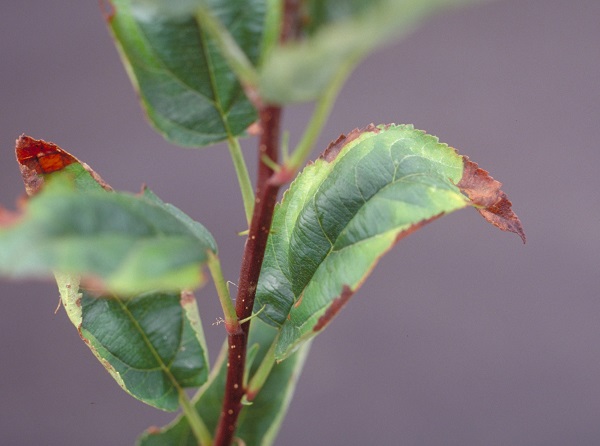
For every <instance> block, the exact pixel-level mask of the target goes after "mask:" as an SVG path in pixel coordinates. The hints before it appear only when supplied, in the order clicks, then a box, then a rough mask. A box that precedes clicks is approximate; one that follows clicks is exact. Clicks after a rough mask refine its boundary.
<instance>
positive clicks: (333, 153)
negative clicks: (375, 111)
mask: <svg viewBox="0 0 600 446" xmlns="http://www.w3.org/2000/svg"><path fill="white" fill-rule="evenodd" d="M380 131H381V129H380V128H379V127H377V126H375V125H374V124H369V125H368V126H366V127H365V128H363V129H358V128H356V129H354V130H352V131H351V132H350V133H348V135H344V134H341V135H340V136H338V138H337V139H336V140H335V141H332V142H330V143H329V145H328V146H327V148H326V149H325V151H324V152H323V153H322V154H321V156H320V157H319V158H320V159H323V160H325V161H327V162H328V163H330V162H332V161H333V160H335V159H336V158H337V156H338V155H339V154H340V152H341V151H342V149H343V148H344V146H346V144H348V143H350V142H352V141H354V140H355V139H356V138H358V137H359V136H360V135H362V134H363V133H367V132H369V133H379V132H380Z"/></svg>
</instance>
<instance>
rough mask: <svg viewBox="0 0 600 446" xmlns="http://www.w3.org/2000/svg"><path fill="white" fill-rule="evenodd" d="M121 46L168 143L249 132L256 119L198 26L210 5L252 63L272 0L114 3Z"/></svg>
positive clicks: (202, 142) (196, 143)
mask: <svg viewBox="0 0 600 446" xmlns="http://www.w3.org/2000/svg"><path fill="white" fill-rule="evenodd" d="M111 3H112V5H113V8H114V9H113V11H112V13H111V14H110V15H109V17H108V23H109V26H110V29H111V31H112V33H113V36H114V38H115V43H116V44H117V47H118V49H119V51H120V53H121V56H122V59H123V62H124V64H125V66H126V68H127V71H128V73H129V76H130V78H131V80H132V82H133V84H134V86H135V87H136V89H137V90H138V93H139V95H140V98H141V100H142V105H143V107H144V109H145V111H146V114H147V115H148V118H149V119H150V121H151V123H152V124H153V125H154V127H155V128H156V130H157V131H158V132H160V133H161V134H162V135H163V136H164V137H165V138H166V139H167V140H169V141H171V142H173V143H176V144H179V145H182V146H189V147H202V146H206V145H209V144H212V143H216V142H219V141H222V140H224V139H227V137H228V136H237V135H241V134H243V133H244V131H245V130H246V128H247V127H248V126H249V125H250V124H252V122H254V121H255V120H256V111H255V110H254V108H253V106H252V105H251V104H250V102H249V101H248V99H247V98H246V96H245V94H244V91H243V89H242V87H241V85H240V83H239V82H238V80H237V78H236V75H235V74H234V73H233V71H232V70H231V69H230V67H229V66H228V64H227V63H226V61H225V59H224V58H223V56H222V55H221V53H220V52H219V49H218V47H217V45H216V44H215V42H214V40H213V39H212V38H211V37H209V36H208V35H207V34H206V33H205V32H204V31H203V30H202V29H201V28H200V26H199V24H198V21H197V17H196V14H197V11H198V8H199V7H200V6H208V7H209V8H210V11H211V13H212V14H213V15H214V16H215V17H216V18H217V19H218V20H220V21H221V23H222V24H223V25H224V26H225V27H226V28H227V29H228V30H229V32H230V34H231V35H232V36H233V38H234V40H235V41H236V42H237V44H238V46H239V47H240V48H241V49H242V50H243V51H244V53H245V54H246V56H247V57H248V59H249V60H250V61H251V62H252V63H256V61H257V60H258V58H259V55H260V51H261V43H262V37H263V36H262V34H263V27H264V21H265V16H266V11H265V8H266V6H265V0H252V1H242V0H234V1H231V0H229V1H223V0H212V1H204V0H186V1H183V2H175V3H173V2H169V1H166V0H113V1H112V2H111Z"/></svg>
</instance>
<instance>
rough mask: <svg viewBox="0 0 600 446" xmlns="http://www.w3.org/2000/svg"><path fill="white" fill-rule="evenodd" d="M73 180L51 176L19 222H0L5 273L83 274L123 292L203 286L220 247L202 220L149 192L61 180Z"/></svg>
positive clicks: (66, 173) (0, 262)
mask: <svg viewBox="0 0 600 446" xmlns="http://www.w3.org/2000/svg"><path fill="white" fill-rule="evenodd" d="M72 166H73V167H72ZM72 166H69V167H70V168H77V165H72ZM69 178H71V172H70V171H69V170H63V171H61V172H57V173H54V174H52V181H49V182H48V184H47V185H46V186H45V187H44V188H43V190H42V191H41V192H40V193H38V194H37V195H36V196H34V197H32V198H31V199H30V201H29V202H28V205H27V207H26V209H25V211H24V213H23V214H22V215H21V217H20V219H18V220H17V221H16V222H14V223H12V224H9V225H0V274H2V275H7V276H12V277H45V276H50V275H51V274H52V272H53V271H61V272H64V273H69V274H79V275H84V276H85V277H87V278H88V279H93V281H94V283H96V284H98V285H100V287H101V289H102V290H105V291H111V292H114V293H116V294H119V295H121V296H127V295H132V294H138V293H140V292H143V291H148V290H153V289H171V290H174V289H175V290H179V289H183V288H190V289H191V288H195V287H197V286H199V285H201V284H202V283H203V280H204V277H203V273H202V266H203V265H204V264H205V263H206V261H207V252H208V251H209V250H210V251H212V252H216V250H217V248H216V244H215V241H214V239H213V238H212V236H211V235H210V234H209V233H208V231H207V230H206V229H205V228H204V227H203V226H202V225H200V224H199V223H196V222H193V221H192V220H191V219H190V218H189V217H187V216H184V214H183V213H182V212H181V211H179V210H178V209H176V208H174V207H172V206H169V205H166V204H165V203H162V202H161V201H160V200H159V199H158V198H157V197H156V196H154V195H153V194H150V193H149V192H147V193H146V194H145V195H143V196H134V195H129V194H125V193H117V192H114V193H107V192H106V191H104V190H92V191H87V192H78V191H76V190H73V187H72V186H70V184H71V181H67V182H65V181H60V180H61V179H62V180H65V179H69Z"/></svg>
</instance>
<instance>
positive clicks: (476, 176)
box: [456, 156, 527, 243]
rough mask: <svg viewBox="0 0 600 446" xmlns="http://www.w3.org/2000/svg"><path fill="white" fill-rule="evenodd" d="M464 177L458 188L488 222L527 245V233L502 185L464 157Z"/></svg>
mask: <svg viewBox="0 0 600 446" xmlns="http://www.w3.org/2000/svg"><path fill="white" fill-rule="evenodd" d="M463 166H464V170H463V176H462V178H461V180H460V181H459V182H458V183H457V185H456V186H457V187H458V188H459V189H460V190H461V191H462V192H463V193H465V194H466V195H467V196H468V197H469V199H470V200H471V201H472V202H473V204H475V205H476V206H478V209H477V211H478V212H479V213H480V214H481V216H482V217H483V218H485V219H486V220H487V221H488V222H490V223H491V224H493V225H494V226H496V227H497V228H498V229H500V230H502V231H507V232H513V233H515V234H517V235H518V236H519V237H521V240H522V241H523V243H526V241H527V238H526V237H525V231H524V229H523V225H522V223H521V220H519V217H517V214H515V213H514V211H513V210H512V203H511V202H510V200H509V199H508V197H507V196H506V194H505V193H504V192H503V191H502V190H501V189H500V188H501V187H502V183H500V182H499V181H497V180H495V179H494V178H492V176H490V174H489V173H488V172H487V171H486V170H484V169H481V168H480V167H479V166H478V165H477V163H475V162H473V161H471V160H469V158H468V157H467V156H463Z"/></svg>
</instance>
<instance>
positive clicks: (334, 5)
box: [260, 0, 481, 103]
mask: <svg viewBox="0 0 600 446" xmlns="http://www.w3.org/2000/svg"><path fill="white" fill-rule="evenodd" d="M474 1H477V0H376V1H364V0H342V1H340V0H310V1H307V2H305V9H306V15H307V19H306V20H305V22H306V23H307V26H306V32H307V36H306V38H305V39H302V40H300V41H298V42H287V43H286V44H285V45H283V46H281V45H280V46H278V47H275V48H273V49H272V51H270V52H269V54H266V55H265V59H264V63H263V64H262V66H261V70H260V92H261V95H262V97H263V98H264V99H266V100H267V101H270V102H274V103H290V102H303V101H311V100H315V99H317V98H319V97H320V96H321V95H322V94H323V92H324V91H325V90H327V88H329V86H330V85H331V83H332V82H333V81H334V80H335V79H336V78H337V77H338V76H340V74H342V75H344V74H345V75H347V74H348V73H349V71H350V70H351V69H352V68H353V67H354V66H355V65H356V64H357V63H358V62H359V61H360V60H361V59H362V58H363V57H364V56H366V55H367V54H368V52H369V51H371V50H373V49H374V48H376V47H378V46H380V45H382V44H384V43H389V42H390V41H394V40H396V39H397V38H399V37H402V36H403V35H405V34H407V33H408V32H410V31H412V30H413V29H414V28H415V26H417V25H418V24H419V23H420V22H421V21H423V20H424V19H426V18H427V17H429V16H431V15H433V14H435V13H438V12H440V11H443V10H445V9H448V8H449V7H453V6H459V5H462V4H466V3H471V2H474ZM479 1H481V0H479Z"/></svg>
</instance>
